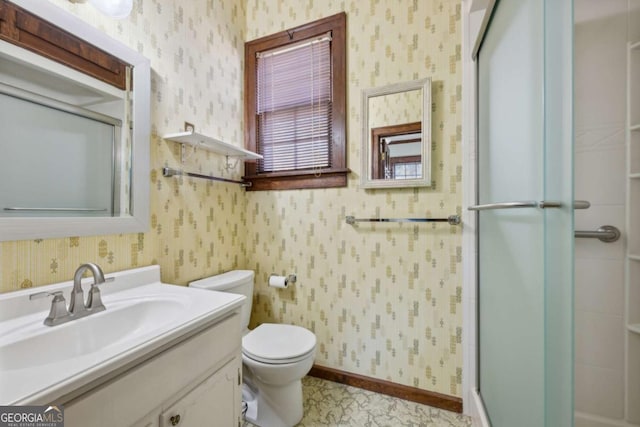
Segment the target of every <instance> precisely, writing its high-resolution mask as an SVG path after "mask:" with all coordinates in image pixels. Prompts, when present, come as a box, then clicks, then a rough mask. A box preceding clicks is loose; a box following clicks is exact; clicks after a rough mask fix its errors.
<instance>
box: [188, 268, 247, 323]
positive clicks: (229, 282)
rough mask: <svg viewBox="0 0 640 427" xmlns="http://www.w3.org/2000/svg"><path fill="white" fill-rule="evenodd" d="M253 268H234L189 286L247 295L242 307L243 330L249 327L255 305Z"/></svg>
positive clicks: (191, 283)
mask: <svg viewBox="0 0 640 427" xmlns="http://www.w3.org/2000/svg"><path fill="white" fill-rule="evenodd" d="M254 275H255V273H254V272H253V270H233V271H229V272H227V273H222V274H218V275H216V276H209V277H205V278H204V279H200V280H196V281H195V282H190V283H189V286H191V287H194V288H200V289H207V290H210V291H219V292H229V293H232V294H240V295H244V296H246V297H247V300H246V301H245V302H244V305H243V306H242V309H241V315H242V325H241V327H242V330H243V331H245V330H246V329H247V328H249V319H250V318H251V306H252V305H253V277H254Z"/></svg>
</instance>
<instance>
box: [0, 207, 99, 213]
mask: <svg viewBox="0 0 640 427" xmlns="http://www.w3.org/2000/svg"><path fill="white" fill-rule="evenodd" d="M4 210H5V211H29V212H30V211H33V212H43V211H51V212H106V211H107V208H104V209H100V208H20V207H12V208H4Z"/></svg>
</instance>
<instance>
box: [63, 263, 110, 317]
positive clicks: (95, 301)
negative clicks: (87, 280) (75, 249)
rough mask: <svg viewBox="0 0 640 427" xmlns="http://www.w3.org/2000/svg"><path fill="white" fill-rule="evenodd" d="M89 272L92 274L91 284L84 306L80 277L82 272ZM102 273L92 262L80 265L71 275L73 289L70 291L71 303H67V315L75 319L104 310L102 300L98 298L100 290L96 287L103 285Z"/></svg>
mask: <svg viewBox="0 0 640 427" xmlns="http://www.w3.org/2000/svg"><path fill="white" fill-rule="evenodd" d="M87 270H91V273H92V274H93V284H92V285H91V289H90V290H89V297H88V298H87V304H86V305H85V304H84V292H83V291H82V276H83V275H84V272H85V271H87ZM104 282H105V280H104V273H103V272H102V269H101V268H100V267H99V266H98V265H97V264H94V263H92V262H89V263H86V264H82V265H81V266H80V267H78V269H77V270H76V274H74V275H73V289H72V290H71V301H69V313H70V314H71V315H72V316H75V317H83V316H86V315H88V314H91V312H98V311H102V310H104V305H103V304H102V299H101V298H100V289H98V286H99V285H101V284H103V283H104Z"/></svg>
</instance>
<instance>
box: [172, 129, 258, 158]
mask: <svg viewBox="0 0 640 427" xmlns="http://www.w3.org/2000/svg"><path fill="white" fill-rule="evenodd" d="M162 138H163V139H166V140H167V141H173V142H179V143H181V144H188V145H192V146H193V147H198V148H202V149H204V150H208V151H212V152H214V153H218V154H222V155H224V156H228V157H236V158H238V159H241V160H258V159H262V155H260V154H257V153H254V152H253V151H249V150H245V149H244V148H240V147H236V146H235V145H231V144H227V143H226V142H222V141H220V140H219V139H215V138H212V137H210V136H206V135H202V134H200V133H196V132H178V133H170V134H166V135H164V136H163V137H162Z"/></svg>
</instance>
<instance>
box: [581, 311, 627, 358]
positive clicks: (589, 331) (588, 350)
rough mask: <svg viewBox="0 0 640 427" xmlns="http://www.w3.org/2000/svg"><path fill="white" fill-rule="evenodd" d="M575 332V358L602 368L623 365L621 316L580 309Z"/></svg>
mask: <svg viewBox="0 0 640 427" xmlns="http://www.w3.org/2000/svg"><path fill="white" fill-rule="evenodd" d="M575 336H576V341H575V348H576V362H578V363H584V364H586V365H590V366H597V367H600V368H607V369H615V370H622V369H623V365H624V321H623V318H622V316H620V315H617V316H612V315H609V314H602V313H593V312H589V311H583V310H578V311H577V312H576V328H575Z"/></svg>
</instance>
